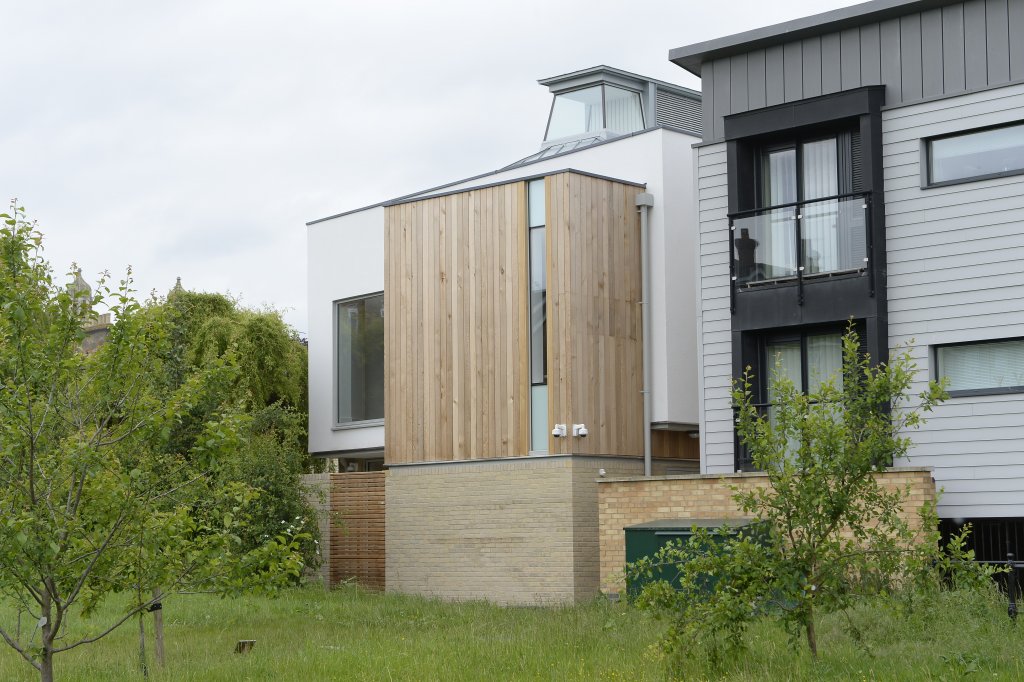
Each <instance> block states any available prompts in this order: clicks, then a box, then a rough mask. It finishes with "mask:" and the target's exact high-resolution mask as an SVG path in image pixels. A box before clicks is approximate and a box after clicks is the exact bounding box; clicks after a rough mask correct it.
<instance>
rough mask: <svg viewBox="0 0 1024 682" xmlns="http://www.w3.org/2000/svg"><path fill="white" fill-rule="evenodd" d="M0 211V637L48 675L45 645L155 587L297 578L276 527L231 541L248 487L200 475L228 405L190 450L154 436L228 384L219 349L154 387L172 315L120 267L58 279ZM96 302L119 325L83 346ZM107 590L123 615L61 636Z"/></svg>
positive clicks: (223, 586)
mask: <svg viewBox="0 0 1024 682" xmlns="http://www.w3.org/2000/svg"><path fill="white" fill-rule="evenodd" d="M0 218H2V219H3V221H4V222H3V226H2V229H0V510H2V519H3V520H2V521H0V595H2V597H3V598H4V599H5V600H6V601H8V602H11V603H13V604H14V606H15V607H16V609H17V611H18V618H17V620H16V621H15V623H14V624H13V625H12V624H11V623H0V637H2V638H3V640H4V641H5V642H6V643H7V644H8V645H10V646H11V647H12V648H14V649H15V650H16V651H17V652H18V653H19V654H20V655H21V656H22V657H23V658H24V659H25V660H26V661H28V662H29V663H30V664H31V665H32V666H34V667H35V668H36V669H37V670H38V671H39V673H40V677H41V679H42V680H52V679H53V674H54V669H53V660H54V656H55V655H56V654H59V653H62V652H64V651H68V650H69V649H73V648H75V647H78V646H82V645H85V644H88V643H90V642H94V641H96V640H98V639H100V638H101V637H103V636H105V635H106V634H108V633H110V632H111V631H113V630H114V629H115V628H117V627H118V626H120V625H121V624H123V623H125V622H127V621H128V620H130V619H131V618H132V617H138V618H140V619H141V614H142V613H143V612H144V611H145V610H146V609H147V608H149V607H150V606H151V605H152V604H153V603H154V602H155V601H156V600H157V599H159V598H160V597H159V596H156V597H154V596H152V594H151V588H153V587H156V586H162V587H163V588H164V591H165V593H166V594H172V593H174V592H178V591H182V590H186V589H187V590H194V589H204V590H211V591H217V592H220V593H222V594H233V593H237V592H240V591H242V590H245V589H255V588H264V589H274V588H276V587H277V586H279V585H281V584H283V583H286V582H287V581H288V580H290V579H291V578H292V577H293V576H296V575H298V574H299V572H300V571H301V569H302V561H301V556H300V553H299V547H298V543H299V538H297V537H296V535H295V534H294V533H292V532H289V531H288V530H286V529H281V530H280V532H278V533H276V534H275V535H274V536H273V537H269V538H265V539H264V541H263V542H262V543H261V544H260V545H259V546H257V547H250V548H243V547H242V543H241V540H240V535H241V534H242V533H243V532H244V530H245V528H246V525H247V523H248V520H249V518H250V517H251V515H252V513H253V509H254V506H255V505H254V504H253V502H254V500H255V499H256V498H257V497H258V492H257V491H255V490H253V489H252V488H251V487H250V486H248V485H246V484H245V483H242V482H237V481H236V482H224V481H220V480H217V479H216V478H215V477H214V476H212V475H211V472H212V469H213V463H214V462H216V461H217V460H218V458H221V457H225V456H227V455H228V454H230V453H231V452H233V450H234V449H235V448H236V447H237V445H238V442H239V440H240V437H241V433H242V432H243V430H244V428H245V425H246V419H245V417H244V415H243V414H241V413H240V411H239V410H238V409H237V407H236V406H234V405H231V404H219V406H218V407H217V408H216V409H213V410H210V411H208V412H206V414H207V417H208V418H207V419H205V421H204V422H203V423H202V424H201V426H200V427H199V429H198V434H199V436H198V438H197V439H196V447H193V448H191V449H188V450H171V449H168V448H166V447H165V445H166V443H167V442H168V439H169V438H170V435H171V433H172V431H173V430H174V428H175V426H176V425H177V424H179V423H180V422H181V421H182V419H183V418H184V417H185V415H188V414H190V413H192V411H193V410H194V409H195V408H196V406H198V405H205V404H208V403H210V402H211V400H212V398H213V397H214V396H217V395H220V394H221V393H222V388H223V386H225V385H229V384H231V383H232V382H234V381H235V380H236V370H235V368H234V367H233V366H232V363H231V362H230V358H227V359H223V360H221V361H218V362H216V363H211V364H210V366H209V367H207V368H206V370H204V371H201V372H195V373H193V374H191V375H190V376H189V377H187V379H186V380H184V381H182V382H181V383H180V384H179V385H178V386H176V387H174V388H173V390H161V387H159V386H156V385H155V382H157V381H159V380H161V378H162V377H164V376H165V374H166V371H165V370H166V367H165V364H164V362H165V359H166V357H167V347H168V341H169V336H168V327H167V325H165V324H162V323H160V321H159V320H156V321H154V320H153V319H151V318H149V317H147V316H146V315H143V314H141V310H142V307H141V305H140V304H139V303H138V302H137V301H136V300H135V298H134V296H133V293H132V290H131V279H130V273H129V277H127V278H126V279H125V280H123V281H121V282H120V283H119V284H118V285H116V286H110V285H108V283H107V282H106V281H105V280H103V281H101V282H100V283H99V284H98V286H97V287H96V290H95V293H94V294H86V295H83V294H82V292H80V291H72V290H69V289H68V288H67V287H64V286H60V285H59V284H57V283H56V282H55V280H54V277H53V274H52V270H51V269H50V267H49V265H48V263H47V262H46V260H45V259H44V257H43V255H42V235H41V234H40V233H39V232H38V231H37V230H36V228H35V225H34V224H32V223H29V222H27V220H26V219H25V215H24V211H23V209H21V208H19V207H17V206H14V205H12V209H11V211H10V212H9V213H7V214H3V215H2V216H0ZM104 303H106V304H107V305H109V308H110V310H111V311H112V312H113V314H114V315H115V317H116V320H117V321H116V323H115V324H114V326H113V328H112V329H111V332H110V336H109V338H108V340H107V341H106V343H105V344H104V345H103V346H102V347H101V348H100V349H99V350H98V351H96V352H94V353H91V354H85V353H82V352H81V351H80V344H81V340H82V328H81V322H82V320H83V318H84V319H89V318H90V317H91V316H92V315H93V311H94V310H96V308H97V307H99V306H100V305H102V304H104ZM114 593H127V594H130V595H133V598H132V599H131V600H130V601H129V606H128V607H127V608H126V609H125V611H124V612H123V613H122V614H121V616H120V617H119V618H117V619H116V620H115V621H114V622H112V623H104V624H99V625H97V626H95V627H93V628H91V630H90V631H89V632H86V633H85V634H82V635H81V636H77V637H76V638H69V636H68V634H67V625H68V622H69V621H70V620H71V619H73V618H76V617H83V618H84V617H89V616H90V615H91V614H92V613H93V612H94V611H95V609H96V607H97V605H98V604H100V603H101V602H102V601H103V600H104V599H105V598H106V597H107V596H109V595H111V594H114ZM24 615H27V616H28V617H29V619H28V620H23V619H22V616H24ZM23 622H31V623H32V624H34V627H32V628H22V627H21V626H20V624H21V623H23ZM140 623H141V620H140Z"/></svg>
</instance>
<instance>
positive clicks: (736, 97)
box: [729, 54, 749, 114]
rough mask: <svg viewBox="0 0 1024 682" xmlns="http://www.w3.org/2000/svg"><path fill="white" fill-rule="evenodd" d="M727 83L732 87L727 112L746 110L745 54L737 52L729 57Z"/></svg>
mask: <svg viewBox="0 0 1024 682" xmlns="http://www.w3.org/2000/svg"><path fill="white" fill-rule="evenodd" d="M729 76H730V78H729V85H730V87H731V89H732V96H731V102H732V107H731V108H730V109H729V113H732V114H736V113H739V112H741V111H746V110H747V108H748V105H747V97H748V92H749V86H748V85H747V55H745V54H738V55H736V56H734V57H732V58H731V59H730V64H729Z"/></svg>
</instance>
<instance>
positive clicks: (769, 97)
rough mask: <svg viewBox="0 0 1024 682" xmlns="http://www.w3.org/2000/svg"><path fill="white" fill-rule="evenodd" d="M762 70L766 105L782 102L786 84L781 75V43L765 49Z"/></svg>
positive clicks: (783, 64) (783, 61)
mask: <svg viewBox="0 0 1024 682" xmlns="http://www.w3.org/2000/svg"><path fill="white" fill-rule="evenodd" d="M764 72H765V73H764V89H765V101H766V102H767V103H768V106H772V105H774V104H782V103H783V102H784V101H785V87H786V84H785V82H784V77H783V74H784V73H785V59H784V57H783V55H782V46H781V45H778V46H775V47H769V48H768V49H767V50H765V53H764Z"/></svg>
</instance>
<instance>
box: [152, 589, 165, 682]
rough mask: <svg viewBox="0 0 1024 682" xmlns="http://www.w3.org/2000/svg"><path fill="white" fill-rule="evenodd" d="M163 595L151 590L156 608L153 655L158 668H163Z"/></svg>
mask: <svg viewBox="0 0 1024 682" xmlns="http://www.w3.org/2000/svg"><path fill="white" fill-rule="evenodd" d="M163 594H164V593H163V590H161V589H160V588H159V587H158V588H156V589H155V590H153V606H155V607H157V609H156V610H155V611H153V653H154V654H155V656H156V664H157V666H158V667H160V668H162V667H164V611H163V603H162V601H161V599H162V597H163Z"/></svg>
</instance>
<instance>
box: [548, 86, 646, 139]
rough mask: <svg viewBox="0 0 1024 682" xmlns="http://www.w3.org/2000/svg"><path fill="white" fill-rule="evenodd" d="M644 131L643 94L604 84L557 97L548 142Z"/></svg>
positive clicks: (550, 120) (564, 93) (552, 108)
mask: <svg viewBox="0 0 1024 682" xmlns="http://www.w3.org/2000/svg"><path fill="white" fill-rule="evenodd" d="M643 129H644V114H643V107H642V105H641V104H640V93H639V92H635V91H633V90H627V89H626V88H620V87H616V86H614V85H608V84H606V83H601V84H598V85H592V86H589V87H585V88H580V89H578V90H571V91H569V92H562V93H559V94H557V95H555V101H554V103H553V104H552V105H551V117H550V119H549V120H548V130H547V135H545V137H544V139H545V140H559V139H562V138H567V137H578V136H584V135H587V134H593V135H599V134H601V133H602V132H603V131H607V132H610V133H614V134H618V135H625V134H628V133H633V132H636V131H638V130H643Z"/></svg>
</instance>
